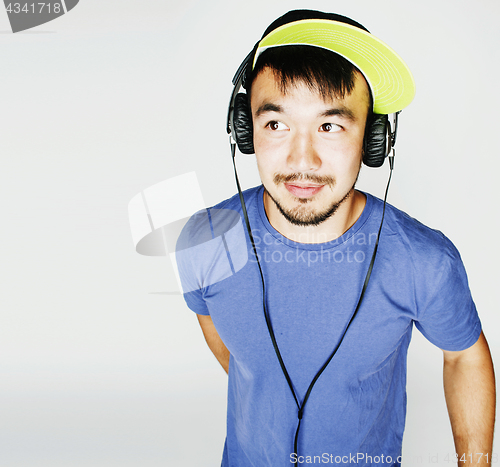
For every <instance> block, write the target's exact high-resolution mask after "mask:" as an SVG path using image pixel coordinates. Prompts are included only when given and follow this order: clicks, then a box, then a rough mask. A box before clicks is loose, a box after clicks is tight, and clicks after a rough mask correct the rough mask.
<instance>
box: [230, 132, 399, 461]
mask: <svg viewBox="0 0 500 467" xmlns="http://www.w3.org/2000/svg"><path fill="white" fill-rule="evenodd" d="M235 151H236V144H235V143H232V142H231V156H232V160H233V167H234V176H235V179H236V186H237V188H238V195H239V198H240V203H241V209H242V211H243V217H244V218H245V224H246V228H247V232H248V236H249V238H250V243H251V244H252V250H253V254H254V256H255V259H256V261H257V266H258V267H259V274H260V279H261V282H262V307H263V309H264V317H265V319H266V325H267V329H268V331H269V336H270V337H271V341H272V343H273V347H274V351H275V353H276V356H277V357H278V361H279V363H280V366H281V370H282V372H283V374H284V376H285V379H286V381H287V383H288V386H289V388H290V391H291V393H292V396H293V398H294V400H295V403H296V404H297V409H298V412H297V418H298V420H299V421H298V424H297V429H296V430H295V437H294V442H293V450H294V452H293V453H294V454H295V462H294V463H293V465H297V462H298V457H299V456H298V439H299V431H300V422H301V421H302V416H303V414H304V408H305V405H306V403H307V401H308V399H309V396H310V394H311V391H312V389H313V387H314V385H315V384H316V381H317V380H318V379H319V377H320V376H321V374H322V373H323V371H325V369H326V367H327V366H328V365H329V363H330V362H331V361H332V359H333V357H334V355H335V354H336V353H337V350H338V349H339V347H340V344H342V341H343V340H344V337H345V335H346V333H347V330H348V329H349V326H350V325H351V323H352V321H353V320H354V317H355V316H356V314H357V313H358V310H359V308H360V306H361V303H362V302H363V298H364V296H365V292H366V289H367V287H368V282H369V281H370V276H371V274H372V270H373V265H374V263H375V257H376V256H377V251H378V244H379V240H380V234H381V232H382V225H383V223H384V217H385V206H386V204H387V194H388V193H389V185H390V183H391V178H392V170H393V168H394V156H395V155H396V151H395V149H394V147H392V156H389V168H390V172H389V179H388V180H387V186H386V189H385V195H384V205H383V209H382V218H381V220H380V226H379V229H378V233H377V239H376V241H375V246H374V248H373V253H372V257H371V260H370V265H369V266H368V270H367V272H366V276H365V280H364V283H363V288H362V289H361V294H360V296H359V299H358V303H357V305H356V308H355V309H354V312H353V314H352V315H351V317H350V319H349V321H348V322H347V326H346V327H345V328H344V331H343V333H342V335H341V337H340V340H339V342H338V343H337V345H336V347H335V348H334V349H333V352H332V353H331V354H330V356H329V357H328V358H327V359H326V361H325V363H324V364H323V366H322V367H321V368H320V369H319V371H318V372H317V373H316V375H315V376H314V378H313V379H312V381H311V383H310V384H309V387H308V389H307V392H306V395H305V396H304V399H303V401H302V404H300V403H299V399H298V397H297V395H296V393H295V389H294V387H293V383H292V380H291V378H290V375H289V374H288V371H287V369H286V366H285V362H284V361H283V358H282V356H281V352H280V350H279V348H278V343H277V342H276V337H275V335H274V330H273V327H272V324H271V319H270V317H269V313H268V311H267V306H266V284H265V281H264V273H263V271H262V266H261V264H260V261H259V256H258V254H257V248H256V246H255V241H254V238H253V235H252V229H251V227H250V220H249V218H248V213H247V209H246V205H245V200H244V198H243V193H242V191H241V186H240V181H239V179H238V172H237V170H236V162H235Z"/></svg>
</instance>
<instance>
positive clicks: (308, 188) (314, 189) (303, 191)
mask: <svg viewBox="0 0 500 467" xmlns="http://www.w3.org/2000/svg"><path fill="white" fill-rule="evenodd" d="M323 187H324V185H315V184H312V183H297V182H289V183H285V188H286V189H287V190H288V192H289V193H291V194H292V195H293V196H295V197H297V198H302V199H307V198H312V197H313V196H314V195H316V194H317V193H319V192H320V191H321V190H322V189H323Z"/></svg>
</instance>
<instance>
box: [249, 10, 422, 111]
mask: <svg viewBox="0 0 500 467" xmlns="http://www.w3.org/2000/svg"><path fill="white" fill-rule="evenodd" d="M284 45H312V46H315V47H322V48H324V49H328V50H331V51H333V52H336V53H338V54H339V55H342V56H343V57H344V58H346V59H347V60H349V61H350V62H351V63H352V64H353V65H355V66H356V67H357V68H358V69H359V70H360V71H361V73H363V75H364V77H365V79H366V81H367V82H368V85H369V86H370V89H371V91H372V95H373V111H374V112H375V113H377V114H390V113H393V112H397V111H399V110H402V109H403V108H405V107H406V106H407V105H408V104H410V102H411V101H412V100H413V97H414V96H415V82H414V80H413V76H412V74H411V72H410V70H409V69H408V67H407V66H406V63H405V62H404V61H403V60H402V59H401V57H400V56H399V55H398V54H397V53H396V52H394V50H392V49H391V48H390V47H389V46H388V45H386V44H385V43H384V42H382V41H381V40H379V39H377V38H376V37H375V36H373V35H372V34H370V33H369V32H366V31H364V30H362V29H359V28H357V27H355V26H351V25H349V24H346V23H341V22H338V21H330V20H321V19H307V20H300V21H295V22H293V23H288V24H285V25H283V26H280V27H279V28H277V29H275V30H274V31H272V32H270V33H269V34H268V35H267V36H266V37H264V38H263V39H262V40H261V41H260V43H259V45H258V48H257V52H256V54H255V59H254V63H253V66H255V61H256V60H257V57H258V55H259V54H260V53H262V52H263V51H264V50H265V49H267V48H270V47H279V46H284Z"/></svg>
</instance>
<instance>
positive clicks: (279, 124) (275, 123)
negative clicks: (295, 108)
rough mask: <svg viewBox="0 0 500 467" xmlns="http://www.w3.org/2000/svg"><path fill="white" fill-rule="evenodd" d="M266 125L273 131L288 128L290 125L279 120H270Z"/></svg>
mask: <svg viewBox="0 0 500 467" xmlns="http://www.w3.org/2000/svg"><path fill="white" fill-rule="evenodd" d="M266 126H267V127H268V128H269V129H270V130H273V131H283V130H288V127H287V126H286V125H285V124H284V123H283V122H279V121H277V120H273V121H271V122H269V123H268V124H267V125H266Z"/></svg>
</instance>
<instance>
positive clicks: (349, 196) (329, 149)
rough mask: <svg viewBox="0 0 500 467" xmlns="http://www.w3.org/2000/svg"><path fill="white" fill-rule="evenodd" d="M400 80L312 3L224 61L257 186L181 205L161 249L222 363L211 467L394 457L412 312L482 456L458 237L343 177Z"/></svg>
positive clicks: (379, 53) (395, 63) (481, 415)
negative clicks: (224, 404)
mask: <svg viewBox="0 0 500 467" xmlns="http://www.w3.org/2000/svg"><path fill="white" fill-rule="evenodd" d="M240 83H243V85H244V87H245V88H246V91H247V94H246V95H244V94H237V93H238V91H239V87H240ZM413 95H414V86H413V80H412V77H411V74H410V73H409V71H408V69H407V68H406V65H405V64H404V62H403V61H402V60H401V59H400V58H399V57H398V56H397V55H396V54H394V52H393V51H392V50H391V49H389V48H388V47H387V46H386V45H385V44H383V43H381V42H380V41H379V40H378V39H376V38H374V37H373V36H372V35H371V34H369V32H368V31H367V30H366V29H365V28H364V27H363V26H361V25H359V24H358V23H356V22H354V21H352V20H350V19H348V18H345V17H342V16H339V15H333V14H326V13H321V12H314V11H307V10H301V11H293V12H289V13H287V14H286V15H284V16H283V17H281V18H279V19H278V20H276V21H275V22H274V23H273V24H272V25H271V26H270V27H269V28H268V29H267V30H266V32H265V33H264V35H263V38H262V40H261V41H260V42H259V43H258V44H257V46H256V48H255V49H254V51H253V52H252V53H251V54H250V56H249V57H247V60H246V61H245V62H244V63H243V65H242V67H241V68H240V70H239V73H238V74H237V83H236V86H235V91H234V93H233V96H232V99H231V106H230V118H229V127H230V130H231V131H232V136H233V137H234V138H235V139H236V142H237V143H238V146H239V148H240V150H241V151H242V152H244V153H253V152H255V156H256V159H257V165H258V169H259V174H260V177H261V180H262V186H260V187H257V188H254V189H251V190H247V191H246V192H245V193H243V194H242V193H240V196H235V197H233V198H231V199H230V200H227V201H225V202H224V203H221V204H220V205H218V206H216V207H215V208H212V209H209V210H207V211H206V212H200V213H198V214H196V215H195V216H193V217H192V218H191V219H190V221H189V223H188V224H187V226H186V227H185V229H184V231H183V233H182V235H181V237H180V239H179V242H178V252H177V262H178V265H179V272H180V276H181V280H182V284H183V288H184V291H185V295H184V296H185V299H186V302H187V304H188V306H189V307H190V308H191V309H192V310H194V311H195V312H196V313H197V314H198V319H199V322H200V325H201V328H202V330H203V333H204V335H205V338H206V340H207V343H208V345H209V347H210V348H211V350H212V351H213V353H214V355H215V356H216V357H217V359H218V360H219V362H220V363H221V365H222V366H223V368H224V369H225V370H226V372H228V375H229V389H228V416H227V439H226V445H225V448H224V454H223V460H222V465H223V466H238V467H243V466H281V465H289V464H301V463H331V464H337V465H339V464H340V465H349V464H352V463H356V464H358V465H379V464H382V465H392V466H398V465H401V460H402V456H401V443H402V435H403V430H404V422H405V412H406V354H407V349H408V345H409V342H410V338H411V332H412V326H413V323H415V325H416V326H417V328H418V329H419V330H420V331H421V332H422V333H423V334H424V335H425V336H426V337H427V338H428V339H429V340H430V341H431V342H432V343H434V344H435V345H437V346H438V347H440V348H441V349H443V352H444V384H445V394H446V402H447V405H448V410H449V414H450V420H451V423H452V428H453V435H454V439H455V446H456V451H457V455H458V457H457V459H458V461H459V462H460V463H461V464H462V463H463V464H468V463H470V464H471V465H472V464H474V465H478V464H479V465H481V464H484V465H487V464H489V463H490V462H491V450H492V440H493V424H494V407H495V388H494V376H493V367H492V363H491V357H490V353H489V350H488V346H487V343H486V340H485V338H484V335H483V334H482V332H481V325H480V322H479V318H478V316H477V312H476V309H475V306H474V303H473V302H472V298H471V296H470V291H469V289H468V285H467V278H466V275H465V270H464V268H463V265H462V262H461V260H460V256H459V254H458V252H457V250H456V249H455V248H454V246H453V245H452V244H451V242H450V241H449V240H448V239H447V238H446V237H444V236H443V235H442V234H441V233H440V232H437V231H433V230H431V229H429V228H427V227H425V226H423V225H422V224H420V223H419V222H418V221H416V220H414V219H412V218H410V217H409V216H407V215H406V214H404V213H402V212H401V211H399V210H397V209H395V208H394V207H392V206H390V205H386V204H385V201H384V202H382V201H381V200H378V199H376V198H374V197H373V196H371V195H369V194H366V193H362V192H360V191H357V190H355V189H354V186H355V183H356V180H357V177H358V173H359V170H360V167H361V163H362V162H364V163H365V164H367V165H370V166H380V165H381V164H382V163H383V162H384V158H385V156H386V155H387V153H388V151H387V149H386V146H389V147H390V146H392V145H393V144H394V139H395V132H394V131H389V132H387V130H386V129H387V125H388V123H387V116H386V114H388V113H394V112H398V111H400V110H401V109H402V108H403V107H405V106H406V105H408V104H409V103H410V101H411V100H412V98H413ZM233 148H234V147H233ZM391 167H392V161H391ZM234 213H237V215H236V216H235V215H234ZM240 218H242V219H244V220H243V221H240ZM242 223H245V224H246V226H247V232H246V233H243V229H239V227H240V226H241V224H242ZM479 454H481V456H479Z"/></svg>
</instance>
